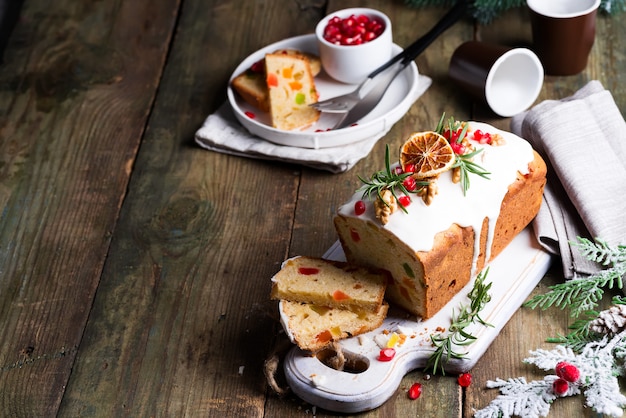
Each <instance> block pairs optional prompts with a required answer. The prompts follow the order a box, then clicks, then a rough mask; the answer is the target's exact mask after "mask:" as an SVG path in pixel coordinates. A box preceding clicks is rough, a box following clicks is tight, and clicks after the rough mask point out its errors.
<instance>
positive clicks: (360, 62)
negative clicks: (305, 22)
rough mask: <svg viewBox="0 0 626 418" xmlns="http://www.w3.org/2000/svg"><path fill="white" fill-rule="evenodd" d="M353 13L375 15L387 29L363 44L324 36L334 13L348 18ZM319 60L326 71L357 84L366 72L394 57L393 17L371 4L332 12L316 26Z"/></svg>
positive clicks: (331, 75) (332, 75) (338, 79)
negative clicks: (348, 42)
mask: <svg viewBox="0 0 626 418" xmlns="http://www.w3.org/2000/svg"><path fill="white" fill-rule="evenodd" d="M351 15H357V16H358V15H365V16H368V17H369V18H370V19H372V18H376V19H379V20H380V21H382V22H383V23H384V25H385V29H384V31H383V32H382V33H381V34H380V35H379V36H378V37H377V38H375V39H373V40H371V41H369V42H365V43H362V44H360V45H336V44H333V43H330V42H328V41H327V40H326V39H324V29H325V28H326V26H327V25H328V22H329V20H330V19H332V18H333V17H335V16H337V17H339V18H341V19H345V18H347V17H349V16H351ZM315 35H316V37H317V41H318V46H319V53H320V60H321V62H322V67H323V68H324V71H325V72H326V73H327V74H328V75H329V76H330V77H332V78H334V79H335V80H337V81H340V82H342V83H347V84H358V83H360V82H362V81H363V80H365V79H366V78H367V76H368V75H369V74H370V73H371V72H372V71H374V70H375V69H377V68H378V67H380V66H381V65H383V64H384V63H386V62H387V61H388V60H389V59H391V53H392V45H393V40H392V32H391V21H390V20H389V18H388V17H387V15H385V14H384V13H382V12H380V11H378V10H374V9H368V8H360V7H356V8H351V9H343V10H338V11H336V12H333V13H331V14H329V15H328V16H326V17H325V18H324V19H322V20H320V22H319V23H318V24H317V27H316V28H315Z"/></svg>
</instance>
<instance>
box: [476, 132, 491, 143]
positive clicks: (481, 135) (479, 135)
mask: <svg viewBox="0 0 626 418" xmlns="http://www.w3.org/2000/svg"><path fill="white" fill-rule="evenodd" d="M474 141H477V142H479V143H481V144H490V143H491V134H490V133H489V132H483V131H481V130H480V129H477V130H476V131H474Z"/></svg>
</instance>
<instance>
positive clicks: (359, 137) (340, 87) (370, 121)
mask: <svg viewBox="0 0 626 418" xmlns="http://www.w3.org/2000/svg"><path fill="white" fill-rule="evenodd" d="M393 47H394V51H393V53H394V55H395V54H397V53H399V52H401V51H402V48H400V47H399V46H398V45H394V46H393ZM285 48H292V49H298V50H300V51H303V52H309V53H312V54H316V55H317V54H318V53H319V52H318V47H317V42H316V40H315V35H312V34H311V35H302V36H296V37H294V38H289V39H285V40H283V41H280V42H276V43H274V44H271V45H268V46H266V47H265V48H262V49H260V50H258V51H256V52H255V53H253V54H252V55H250V56H249V57H248V58H246V59H245V60H243V62H242V63H241V64H239V66H238V67H237V69H235V71H234V73H233V75H232V76H231V80H232V79H233V78H234V77H236V76H237V75H239V74H241V73H242V72H244V71H245V70H247V69H248V68H250V66H251V65H252V64H253V63H255V62H257V61H258V60H260V59H262V58H263V57H264V56H265V54H266V53H268V52H273V51H276V50H277V49H285ZM315 86H316V87H317V90H318V93H319V95H320V100H325V99H327V98H330V97H335V96H338V95H341V94H344V93H349V92H350V91H352V90H353V89H354V88H355V87H356V86H355V85H352V84H344V83H340V82H338V81H336V80H333V79H332V78H330V77H329V76H328V75H326V73H325V72H324V71H322V72H321V73H320V74H319V75H318V76H317V77H315ZM417 87H418V71H417V66H416V65H415V62H412V63H411V64H410V65H409V66H408V67H407V68H406V69H405V70H404V71H402V73H400V74H399V75H398V76H397V77H396V79H395V80H394V81H393V82H392V83H391V85H390V86H389V89H388V90H387V92H386V93H385V95H384V96H383V98H382V100H381V101H380V103H379V104H378V105H377V106H376V107H375V108H374V109H373V110H372V112H370V113H369V114H368V115H367V116H365V117H363V118H362V119H360V120H359V121H358V122H357V124H356V125H354V126H350V127H346V128H342V129H336V130H331V131H328V130H327V129H329V128H331V127H332V126H334V123H335V122H336V121H337V117H338V116H337V115H333V114H329V113H323V114H322V115H321V117H320V119H319V120H318V121H317V122H316V123H315V124H313V125H312V126H310V127H308V128H307V129H305V130H301V131H284V130H280V129H276V128H273V127H272V126H271V123H270V118H269V114H267V113H265V112H262V111H260V110H258V109H256V108H255V107H253V106H251V105H249V104H248V103H246V102H245V101H244V100H243V99H242V98H241V97H240V96H239V95H238V94H237V93H235V92H234V91H233V89H232V88H231V86H230V83H229V86H228V91H227V94H228V101H229V102H230V105H231V106H232V108H233V111H234V113H235V116H236V117H237V120H239V122H240V123H241V124H242V125H243V126H244V127H245V128H246V129H247V130H248V131H250V132H251V133H252V134H254V135H257V136H259V137H260V138H263V139H265V140H267V141H270V142H273V143H275V144H279V145H287V146H292V147H299V148H315V149H317V148H330V147H338V146H343V145H348V144H352V143H355V142H359V141H363V140H365V139H370V138H373V137H378V138H380V137H382V136H383V135H384V134H386V133H387V132H389V130H390V129H391V127H392V126H393V124H394V123H396V122H397V121H398V120H399V119H400V118H401V117H402V116H404V114H405V113H406V112H407V111H408V110H409V108H410V107H411V105H412V104H413V101H414V100H415V92H416V90H417ZM246 112H251V113H253V114H254V115H255V116H254V118H251V117H249V116H247V115H246Z"/></svg>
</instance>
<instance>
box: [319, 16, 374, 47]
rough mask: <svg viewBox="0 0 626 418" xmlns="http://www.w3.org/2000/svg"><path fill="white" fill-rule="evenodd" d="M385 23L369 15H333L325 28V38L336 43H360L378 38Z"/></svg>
mask: <svg viewBox="0 0 626 418" xmlns="http://www.w3.org/2000/svg"><path fill="white" fill-rule="evenodd" d="M384 30H385V23H384V22H383V21H382V20H380V19H378V18H376V17H372V18H370V17H369V16H367V15H364V14H360V15H355V14H352V15H350V16H348V17H346V18H343V19H342V18H341V17H339V16H333V17H332V18H331V19H330V20H329V21H328V23H327V24H326V28H324V39H326V40H327V41H328V42H330V43H331V44H335V45H360V44H362V43H365V42H369V41H373V40H374V39H376V38H378V37H379V36H380V35H381V34H382V33H383V31H384Z"/></svg>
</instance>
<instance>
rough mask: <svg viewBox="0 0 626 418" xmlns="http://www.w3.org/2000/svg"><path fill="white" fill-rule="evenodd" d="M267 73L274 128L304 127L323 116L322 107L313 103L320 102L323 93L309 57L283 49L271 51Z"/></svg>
mask: <svg viewBox="0 0 626 418" xmlns="http://www.w3.org/2000/svg"><path fill="white" fill-rule="evenodd" d="M265 76H266V84H267V88H268V91H269V106H270V118H271V121H272V126H273V127H274V128H277V129H282V130H287V131H291V130H294V129H304V128H306V127H308V126H310V125H311V124H313V123H314V122H316V121H317V120H318V119H319V117H320V111H318V110H317V109H314V108H312V107H311V106H309V105H310V104H312V103H316V102H317V100H318V97H319V96H318V93H317V89H316V88H315V82H314V80H313V74H312V72H311V67H310V65H309V61H308V59H306V58H300V57H298V56H295V55H289V54H281V53H277V54H267V55H265Z"/></svg>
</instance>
